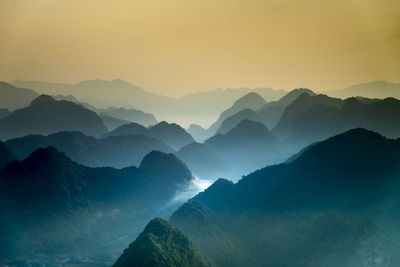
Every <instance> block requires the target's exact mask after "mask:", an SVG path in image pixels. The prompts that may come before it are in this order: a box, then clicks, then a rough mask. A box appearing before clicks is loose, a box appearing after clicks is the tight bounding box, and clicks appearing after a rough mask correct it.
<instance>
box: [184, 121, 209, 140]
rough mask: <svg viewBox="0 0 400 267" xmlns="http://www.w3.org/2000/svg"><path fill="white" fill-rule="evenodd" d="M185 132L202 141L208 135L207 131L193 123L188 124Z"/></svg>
mask: <svg viewBox="0 0 400 267" xmlns="http://www.w3.org/2000/svg"><path fill="white" fill-rule="evenodd" d="M187 132H188V133H190V135H191V136H193V138H194V139H196V141H198V142H204V141H205V140H206V139H207V138H208V137H209V136H208V131H207V130H206V129H204V128H203V127H201V126H200V125H198V124H195V123H192V124H190V125H189V128H188V129H187Z"/></svg>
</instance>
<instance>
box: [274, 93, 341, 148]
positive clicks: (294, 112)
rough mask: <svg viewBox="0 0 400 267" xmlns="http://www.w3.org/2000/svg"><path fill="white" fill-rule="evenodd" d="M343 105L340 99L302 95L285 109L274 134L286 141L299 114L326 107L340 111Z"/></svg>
mask: <svg viewBox="0 0 400 267" xmlns="http://www.w3.org/2000/svg"><path fill="white" fill-rule="evenodd" d="M341 105H342V101H341V99H339V98H331V97H328V96H326V95H315V96H310V95H309V94H301V95H300V96H299V97H298V98H296V100H295V101H294V102H293V103H292V104H290V105H289V106H288V107H287V108H286V109H285V111H284V113H283V114H282V117H281V118H280V120H279V122H278V124H277V125H276V126H275V128H273V129H272V132H273V133H274V134H275V135H276V136H278V137H279V138H281V139H282V140H285V139H286V138H287V136H288V135H289V134H290V131H291V127H292V124H293V122H294V121H295V120H296V118H297V116H299V114H302V113H304V112H306V111H307V110H308V109H310V108H313V107H315V106H326V107H328V108H331V109H338V108H340V106H341Z"/></svg>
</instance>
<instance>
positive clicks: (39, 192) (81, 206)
mask: <svg viewBox="0 0 400 267" xmlns="http://www.w3.org/2000/svg"><path fill="white" fill-rule="evenodd" d="M154 166H157V168H154ZM192 178H193V177H192V174H191V172H190V171H189V170H188V169H187V168H186V166H185V165H184V164H183V163H182V162H180V161H179V159H178V158H176V157H175V156H174V155H172V154H164V153H161V152H151V153H149V154H148V155H147V156H146V157H145V158H144V159H143V161H142V163H141V164H140V166H139V167H138V168H136V167H129V168H125V169H121V170H118V169H113V168H89V167H85V166H83V165H80V164H77V163H75V162H73V161H71V160H70V159H69V158H68V157H66V156H65V154H63V153H61V152H58V151H57V150H56V149H55V148H52V147H48V148H40V149H38V150H36V151H34V152H33V153H32V154H31V155H30V156H29V157H28V158H26V159H25V160H23V161H13V162H11V163H9V164H8V165H7V166H6V167H5V168H3V169H2V170H1V171H0V195H1V197H0V215H1V216H0V226H1V227H0V229H1V231H2V233H3V232H4V235H3V237H7V240H4V239H3V240H2V241H0V256H2V257H4V256H5V255H9V254H16V255H18V256H19V258H24V257H29V255H32V254H35V253H38V251H41V253H46V254H48V255H52V254H53V253H55V255H57V253H59V254H61V255H65V253H71V254H73V253H75V252H74V251H75V249H76V248H78V251H79V252H80V253H82V252H84V251H87V250H90V247H92V245H91V244H93V242H100V244H102V242H104V243H108V242H110V241H112V240H114V239H117V238H119V237H120V236H121V235H130V234H132V232H133V233H135V231H137V230H135V229H137V228H138V227H141V226H140V225H142V223H143V221H144V220H149V217H154V216H155V214H157V213H158V214H160V211H161V210H168V208H167V207H166V204H167V203H168V202H169V201H170V199H172V198H173V196H174V195H175V194H176V192H177V191H178V190H180V189H181V188H182V187H185V186H187V185H188V184H189V183H190V182H191V180H192ZM164 212H165V211H164ZM161 213H162V212H161ZM166 215H167V214H166ZM60 237H62V238H60ZM125 242H126V241H125ZM125 242H123V243H122V244H120V245H123V246H125V244H126V243H125ZM87 244H89V247H88V246H87ZM116 249H117V251H121V250H122V248H121V247H119V246H118V247H116ZM106 254H107V253H106Z"/></svg>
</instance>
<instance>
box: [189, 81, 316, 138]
mask: <svg viewBox="0 0 400 267" xmlns="http://www.w3.org/2000/svg"><path fill="white" fill-rule="evenodd" d="M303 93H305V94H310V95H314V93H313V92H312V91H311V90H308V89H304V88H300V89H295V90H293V91H291V92H289V93H287V94H286V95H285V96H283V97H282V98H281V99H279V100H277V101H271V102H269V103H267V102H265V100H264V99H263V98H262V97H260V96H259V95H257V94H256V93H249V94H247V95H246V96H244V97H242V98H241V99H239V100H237V101H236V102H235V104H234V105H233V106H232V107H231V108H229V109H227V110H226V111H224V112H223V113H222V114H221V115H220V117H219V119H218V120H217V121H216V122H215V123H214V124H212V125H211V126H210V128H209V129H207V130H204V129H202V128H198V127H195V128H194V131H193V128H192V129H190V130H191V131H193V134H194V136H195V138H196V139H197V140H199V141H204V140H205V139H207V138H208V137H211V136H212V135H213V134H215V133H227V132H228V131H229V130H230V129H232V128H234V127H235V126H236V125H237V124H238V123H239V122H241V121H242V120H244V119H247V120H252V121H259V122H262V123H263V124H264V125H266V126H267V128H272V127H274V126H275V125H276V123H277V122H278V121H279V119H280V118H281V116H282V113H283V112H284V110H285V108H286V107H287V106H288V105H290V104H291V103H292V102H293V101H294V100H295V99H296V98H297V97H298V96H300V95H301V94H303Z"/></svg>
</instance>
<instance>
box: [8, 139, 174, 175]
mask: <svg viewBox="0 0 400 267" xmlns="http://www.w3.org/2000/svg"><path fill="white" fill-rule="evenodd" d="M6 144H7V146H9V147H10V148H11V149H12V150H13V151H14V152H15V153H16V154H17V155H18V157H19V158H21V159H24V158H26V157H27V156H28V155H29V154H30V153H32V152H33V151H35V150H36V149H38V148H44V147H48V146H53V147H55V148H57V149H58V150H60V151H62V152H64V153H65V154H66V155H67V156H68V157H70V158H71V159H72V160H74V161H76V162H78V163H81V164H84V165H86V166H90V167H103V166H110V167H115V168H123V167H128V166H132V165H135V166H137V165H139V163H140V162H141V161H142V159H143V157H144V156H145V155H146V154H148V153H150V152H151V151H153V150H159V151H162V152H165V153H172V152H174V150H173V149H172V148H171V147H169V146H168V145H166V144H165V143H164V142H162V141H160V140H158V139H156V138H153V137H148V136H144V135H127V136H109V137H107V138H104V139H96V138H94V137H90V136H86V135H84V134H82V133H80V132H59V133H56V134H51V135H48V136H42V135H28V136H25V137H21V138H16V139H10V140H8V141H7V142H6Z"/></svg>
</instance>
